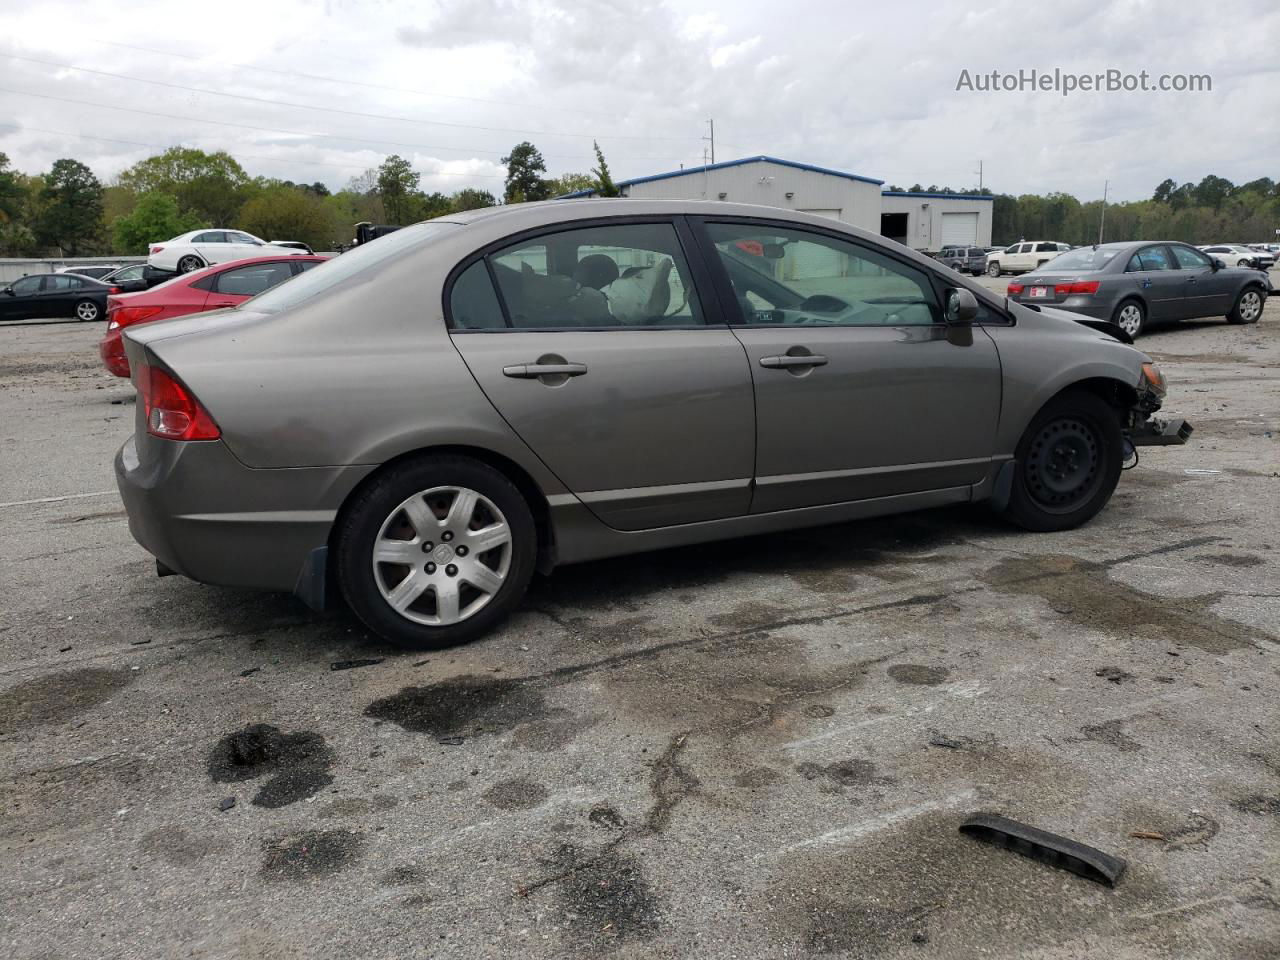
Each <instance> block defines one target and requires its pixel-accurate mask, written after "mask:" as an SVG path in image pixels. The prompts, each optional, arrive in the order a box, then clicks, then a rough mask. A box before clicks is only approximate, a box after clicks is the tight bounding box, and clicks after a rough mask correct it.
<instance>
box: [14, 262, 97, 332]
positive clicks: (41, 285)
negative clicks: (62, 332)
mask: <svg viewBox="0 0 1280 960" xmlns="http://www.w3.org/2000/svg"><path fill="white" fill-rule="evenodd" d="M119 292H120V288H119V287H113V286H111V284H108V283H101V282H99V281H97V280H94V279H92V278H91V277H82V276H79V275H78V274H74V273H45V274H37V275H36V276H33V277H21V278H20V279H18V280H15V281H13V283H10V284H8V285H6V286H3V287H0V320H34V319H37V318H40V317H75V318H76V319H77V320H84V321H86V322H92V321H94V320H101V319H102V318H103V317H105V316H106V315H107V294H109V293H119Z"/></svg>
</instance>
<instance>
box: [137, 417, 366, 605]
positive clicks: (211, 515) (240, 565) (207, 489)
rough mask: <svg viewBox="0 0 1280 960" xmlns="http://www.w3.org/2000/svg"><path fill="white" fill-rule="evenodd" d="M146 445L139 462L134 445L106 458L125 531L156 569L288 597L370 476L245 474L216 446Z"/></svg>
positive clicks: (338, 471)
mask: <svg viewBox="0 0 1280 960" xmlns="http://www.w3.org/2000/svg"><path fill="white" fill-rule="evenodd" d="M146 439H147V444H146V447H147V450H148V454H149V456H148V459H147V462H143V461H142V460H141V459H140V458H139V456H138V449H137V443H136V438H134V437H130V438H129V440H128V441H127V442H126V443H125V445H124V446H123V447H121V448H120V451H119V453H117V454H116V458H115V470H116V484H117V486H118V487H119V489H120V498H121V500H123V501H124V506H125V510H126V512H127V513H128V515H129V532H130V533H132V534H133V538H134V539H135V540H137V541H138V543H139V544H140V545H141V546H142V547H143V548H144V549H145V550H147V551H148V552H149V553H151V554H152V555H153V556H154V557H155V558H156V559H157V560H159V561H160V563H161V564H163V565H164V566H165V567H168V568H170V569H171V570H173V571H175V572H177V573H180V574H182V575H183V576H186V577H189V578H191V579H192V580H198V581H200V582H201V583H210V584H217V585H219V586H228V587H250V588H254V589H259V590H279V591H293V590H294V589H295V587H296V586H297V584H298V582H299V575H300V573H301V572H302V571H303V570H304V568H306V567H307V566H308V564H309V563H310V561H311V554H312V551H313V550H316V549H317V548H322V547H324V546H325V545H326V543H327V542H328V539H329V532H330V530H331V529H332V526H333V521H334V518H335V517H336V516H337V511H338V508H339V507H340V506H341V504H342V502H343V500H345V499H346V496H347V495H348V494H349V493H350V492H351V490H352V489H353V488H354V487H355V485H356V484H357V483H358V482H359V481H360V479H361V478H363V477H364V476H365V475H367V474H368V472H369V471H370V470H371V469H372V467H363V466H360V467H299V468H294V469H282V470H254V469H250V468H249V467H246V466H244V464H242V463H241V462H240V461H239V460H237V459H236V458H235V456H234V455H233V454H232V453H231V451H230V450H228V449H227V447H226V446H225V445H224V444H223V443H222V442H221V441H202V442H191V443H177V442H173V441H167V440H158V439H155V438H146ZM151 454H154V455H151Z"/></svg>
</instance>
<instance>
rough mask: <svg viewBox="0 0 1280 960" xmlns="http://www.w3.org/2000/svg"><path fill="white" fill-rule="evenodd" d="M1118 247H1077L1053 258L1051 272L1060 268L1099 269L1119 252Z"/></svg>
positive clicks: (1056, 271) (1060, 269) (1055, 271)
mask: <svg viewBox="0 0 1280 960" xmlns="http://www.w3.org/2000/svg"><path fill="white" fill-rule="evenodd" d="M1120 249H1121V248H1119V247H1098V248H1096V249H1095V248H1093V247H1079V248H1077V249H1075V250H1068V251H1067V252H1066V253H1064V254H1061V255H1060V256H1057V257H1054V258H1053V272H1054V273H1058V272H1059V271H1062V270H1101V269H1102V268H1103V267H1105V266H1106V265H1107V264H1108V263H1110V262H1111V261H1112V260H1113V259H1115V256H1116V254H1118V253H1119V252H1120Z"/></svg>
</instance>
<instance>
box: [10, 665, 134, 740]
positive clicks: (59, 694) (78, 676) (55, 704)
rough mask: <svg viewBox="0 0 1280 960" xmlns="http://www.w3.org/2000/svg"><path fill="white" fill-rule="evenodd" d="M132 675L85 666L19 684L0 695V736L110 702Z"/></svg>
mask: <svg viewBox="0 0 1280 960" xmlns="http://www.w3.org/2000/svg"><path fill="white" fill-rule="evenodd" d="M136 676H137V674H136V673H135V672H134V671H132V670H104V669H101V668H98V667H86V668H84V669H81V670H64V671H62V672H60V673H51V674H49V675H48V676H46V677H36V678H35V679H34V680H26V681H23V682H22V683H20V684H18V685H17V686H16V687H11V688H9V689H8V690H5V691H4V692H3V693H0V736H3V735H4V734H6V733H13V732H14V731H16V730H23V729H26V728H27V727H34V726H42V725H44V724H50V723H61V722H63V721H65V720H70V719H71V718H72V717H76V716H79V715H80V714H82V713H84V712H85V711H87V710H89V709H91V708H92V707H96V706H98V705H99V704H102V703H105V702H106V701H108V700H110V699H111V698H112V697H113V696H115V694H116V693H118V692H119V691H120V690H121V689H123V688H124V687H126V686H128V684H129V683H130V682H131V681H132V680H133V678H134V677H136Z"/></svg>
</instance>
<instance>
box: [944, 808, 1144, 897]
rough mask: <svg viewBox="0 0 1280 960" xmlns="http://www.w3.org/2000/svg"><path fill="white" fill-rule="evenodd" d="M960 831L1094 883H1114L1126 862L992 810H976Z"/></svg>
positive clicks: (1121, 873)
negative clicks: (998, 814)
mask: <svg viewBox="0 0 1280 960" xmlns="http://www.w3.org/2000/svg"><path fill="white" fill-rule="evenodd" d="M960 832H961V833H963V834H967V835H968V836H971V837H973V838H974V839H975V840H982V841H984V842H985V843H991V844H994V845H995V846H998V847H1004V848H1005V849H1006V850H1012V851H1013V852H1014V853H1017V854H1020V855H1021V856H1024V857H1027V858H1029V859H1031V860H1038V861H1040V862H1041V863H1043V864H1045V865H1046V866H1050V867H1057V868H1058V869H1060V870H1069V871H1071V872H1072V873H1075V874H1079V875H1080V876H1082V877H1085V878H1086V879H1088V880H1093V881H1094V882H1096V883H1102V884H1106V885H1107V886H1108V887H1114V886H1115V885H1116V884H1117V883H1119V882H1120V877H1121V876H1123V875H1124V871H1125V868H1126V867H1127V866H1128V865H1129V862H1128V861H1127V860H1125V859H1124V858H1122V857H1113V856H1112V855H1111V854H1109V853H1103V852H1102V851H1101V850H1096V849H1094V848H1093V847H1089V846H1085V845H1084V844H1083V843H1077V842H1076V841H1074V840H1068V839H1067V838H1066V837H1060V836H1058V835H1057V834H1053V833H1048V832H1047V831H1044V830H1037V829H1036V828H1035V827H1029V826H1027V825H1026V824H1025V823H1018V821H1016V820H1009V819H1007V818H1005V817H1001V816H997V815H996V814H994V813H975V814H973V815H972V816H971V817H969V819H967V820H966V821H965V822H964V823H962V824H960Z"/></svg>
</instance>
